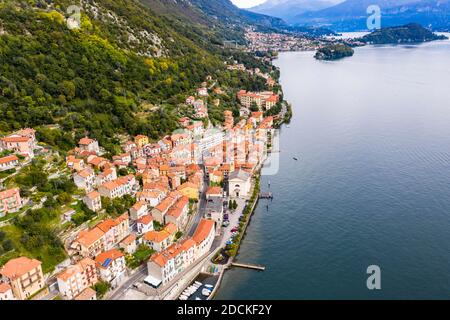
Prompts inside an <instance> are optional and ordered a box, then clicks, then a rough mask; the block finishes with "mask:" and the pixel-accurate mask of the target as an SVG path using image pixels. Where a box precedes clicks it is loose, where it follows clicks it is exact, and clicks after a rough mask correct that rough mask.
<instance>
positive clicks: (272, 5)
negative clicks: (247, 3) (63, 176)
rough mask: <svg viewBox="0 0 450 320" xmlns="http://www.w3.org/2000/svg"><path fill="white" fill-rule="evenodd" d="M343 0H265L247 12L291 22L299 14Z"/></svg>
mask: <svg viewBox="0 0 450 320" xmlns="http://www.w3.org/2000/svg"><path fill="white" fill-rule="evenodd" d="M342 1H344V0H267V1H266V2H264V3H262V4H260V5H257V6H255V7H252V8H250V9H248V10H250V11H253V12H256V13H261V14H266V15H270V16H274V17H278V18H282V19H283V20H285V21H286V22H288V23H289V22H292V21H293V18H294V17H295V16H297V15H299V14H302V13H305V12H310V11H318V10H321V9H325V8H328V7H332V6H334V5H336V4H337V3H339V2H342Z"/></svg>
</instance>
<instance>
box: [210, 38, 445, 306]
mask: <svg viewBox="0 0 450 320" xmlns="http://www.w3.org/2000/svg"><path fill="white" fill-rule="evenodd" d="M276 65H277V66H279V67H280V68H281V82H282V85H283V88H284V92H285V97H286V99H287V100H288V101H290V102H291V103H292V104H293V109H294V116H293V119H292V122H291V124H290V127H289V128H287V127H283V128H282V130H281V134H280V137H281V146H280V148H281V154H280V157H281V160H280V161H281V164H280V169H279V172H278V174H277V175H274V176H270V177H269V176H265V177H263V180H262V188H263V190H265V191H267V190H268V181H269V180H270V182H271V186H270V191H272V192H273V193H274V196H275V199H274V200H273V201H272V202H270V203H269V208H268V209H267V208H266V203H267V201H266V200H263V201H260V203H259V205H258V208H257V210H256V212H255V214H254V216H253V218H252V220H251V224H250V226H249V229H248V230H247V235H246V237H245V239H244V242H243V245H242V247H241V250H240V254H239V256H238V260H239V261H241V262H249V263H258V264H262V265H265V266H266V271H265V272H256V271H250V270H243V269H232V270H231V271H229V272H227V273H226V275H225V277H224V281H223V283H222V287H221V289H220V290H219V293H218V295H217V298H218V299H348V298H352V299H381V298H385V299H416V298H423V299H428V298H437V299H441V298H442V299H450V41H440V42H433V43H427V44H421V45H408V46H377V47H372V46H368V47H363V48H357V49H356V52H355V55H354V56H353V57H351V58H346V59H344V60H340V61H334V62H321V61H316V60H315V59H313V53H312V52H303V53H284V54H281V55H280V58H279V59H278V60H277V61H276ZM294 156H295V157H298V158H299V161H295V160H293V157H294ZM372 264H375V265H378V266H380V268H381V287H382V289H381V290H375V291H369V290H368V289H367V287H366V279H367V276H368V275H367V274H366V269H367V267H368V266H369V265H372Z"/></svg>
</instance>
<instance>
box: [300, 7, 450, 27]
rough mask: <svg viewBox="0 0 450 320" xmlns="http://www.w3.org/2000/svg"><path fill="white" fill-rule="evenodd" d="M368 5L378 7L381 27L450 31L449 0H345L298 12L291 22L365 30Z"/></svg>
mask: <svg viewBox="0 0 450 320" xmlns="http://www.w3.org/2000/svg"><path fill="white" fill-rule="evenodd" d="M371 5H378V6H379V7H380V8H381V15H382V19H381V24H382V27H389V26H397V25H404V24H408V23H413V22H414V23H419V24H421V25H423V26H427V27H429V28H431V29H433V30H439V31H445V30H450V0H346V1H345V2H343V3H340V4H338V5H336V6H333V7H330V8H326V9H323V10H319V11H316V12H306V13H300V14H299V15H297V16H296V17H295V18H293V21H294V22H295V23H298V24H312V25H319V26H326V27H329V28H331V29H333V30H337V31H358V30H366V29H367V25H366V21H367V17H368V14H367V12H366V10H367V8H368V7H369V6H371Z"/></svg>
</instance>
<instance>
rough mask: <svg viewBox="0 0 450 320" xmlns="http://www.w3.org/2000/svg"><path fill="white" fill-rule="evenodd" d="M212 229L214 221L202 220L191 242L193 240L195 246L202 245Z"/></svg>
mask: <svg viewBox="0 0 450 320" xmlns="http://www.w3.org/2000/svg"><path fill="white" fill-rule="evenodd" d="M213 228H214V221H213V220H207V219H202V220H200V223H199V224H198V226H197V229H196V230H195V233H194V235H193V236H192V240H194V241H195V242H196V243H197V244H200V243H202V242H203V241H204V240H205V239H206V237H207V236H208V235H209V233H210V232H211V229H213Z"/></svg>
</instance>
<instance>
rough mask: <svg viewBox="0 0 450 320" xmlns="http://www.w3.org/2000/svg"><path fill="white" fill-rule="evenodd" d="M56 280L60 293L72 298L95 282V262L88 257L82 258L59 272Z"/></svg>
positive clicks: (96, 279)
mask: <svg viewBox="0 0 450 320" xmlns="http://www.w3.org/2000/svg"><path fill="white" fill-rule="evenodd" d="M56 280H57V283H58V289H59V292H60V294H61V295H62V296H63V297H64V298H66V299H73V298H74V297H76V296H77V295H79V294H80V293H81V292H83V291H84V290H85V289H86V288H89V287H90V286H92V285H94V284H95V283H97V281H98V278H97V270H96V268H95V262H94V261H93V260H92V259H90V258H84V259H82V260H81V261H80V262H78V263H77V264H75V265H71V266H69V267H67V268H66V269H65V270H64V271H63V272H61V273H59V274H58V275H57V276H56Z"/></svg>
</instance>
